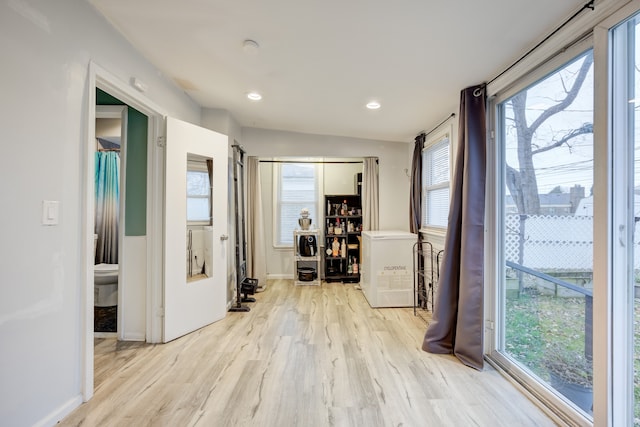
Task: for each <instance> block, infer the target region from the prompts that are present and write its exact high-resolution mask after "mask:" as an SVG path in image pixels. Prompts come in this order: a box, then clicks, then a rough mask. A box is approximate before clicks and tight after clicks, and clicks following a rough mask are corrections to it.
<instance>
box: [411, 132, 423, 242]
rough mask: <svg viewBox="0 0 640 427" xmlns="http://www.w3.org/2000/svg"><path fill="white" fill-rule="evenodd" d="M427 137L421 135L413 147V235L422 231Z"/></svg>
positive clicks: (417, 137)
mask: <svg viewBox="0 0 640 427" xmlns="http://www.w3.org/2000/svg"><path fill="white" fill-rule="evenodd" d="M425 138H426V135H425V134H424V133H421V134H420V135H418V136H416V141H415V146H414V147H413V160H412V161H411V194H410V197H409V215H410V216H411V217H410V222H409V229H410V231H411V232H412V233H418V232H419V231H420V225H421V222H422V149H423V147H424V140H425Z"/></svg>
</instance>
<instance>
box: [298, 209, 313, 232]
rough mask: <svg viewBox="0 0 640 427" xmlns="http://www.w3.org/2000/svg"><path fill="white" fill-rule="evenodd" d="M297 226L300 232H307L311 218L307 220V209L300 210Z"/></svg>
mask: <svg viewBox="0 0 640 427" xmlns="http://www.w3.org/2000/svg"><path fill="white" fill-rule="evenodd" d="M298 225H300V228H301V229H302V230H308V229H309V227H310V226H311V218H309V209H308V208H302V210H301V211H300V218H298Z"/></svg>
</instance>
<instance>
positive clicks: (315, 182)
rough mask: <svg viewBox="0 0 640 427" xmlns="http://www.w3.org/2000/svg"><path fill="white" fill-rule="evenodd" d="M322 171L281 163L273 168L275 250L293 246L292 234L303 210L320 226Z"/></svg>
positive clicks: (302, 165) (300, 165) (298, 164)
mask: <svg viewBox="0 0 640 427" xmlns="http://www.w3.org/2000/svg"><path fill="white" fill-rule="evenodd" d="M320 170H321V169H320V168H319V167H318V165H317V164H315V163H278V164H276V165H275V166H274V172H275V174H274V179H275V185H274V188H275V192H276V194H275V200H276V203H275V204H274V216H273V217H274V233H273V236H274V242H273V243H274V246H276V247H289V246H293V230H295V229H296V227H298V218H300V211H301V210H302V209H303V208H307V209H309V214H310V215H309V216H310V217H311V218H312V220H313V221H315V223H316V224H319V223H320V218H319V216H318V212H319V209H318V203H319V200H320V199H321V198H322V194H321V192H320V185H319V183H320V182H322V180H321V177H320Z"/></svg>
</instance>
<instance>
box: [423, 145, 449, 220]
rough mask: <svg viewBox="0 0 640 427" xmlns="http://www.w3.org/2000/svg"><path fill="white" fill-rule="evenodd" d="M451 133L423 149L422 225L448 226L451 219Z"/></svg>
mask: <svg viewBox="0 0 640 427" xmlns="http://www.w3.org/2000/svg"><path fill="white" fill-rule="evenodd" d="M449 135H450V133H447V134H444V135H440V136H439V137H436V138H434V139H432V140H431V141H430V142H428V143H427V144H425V148H424V149H423V150H422V226H423V227H425V226H426V227H429V226H436V227H446V226H447V221H448V219H449V179H450V178H449V177H450V173H449V162H450V161H449V151H450V145H451V144H450V142H449V140H450V136H449Z"/></svg>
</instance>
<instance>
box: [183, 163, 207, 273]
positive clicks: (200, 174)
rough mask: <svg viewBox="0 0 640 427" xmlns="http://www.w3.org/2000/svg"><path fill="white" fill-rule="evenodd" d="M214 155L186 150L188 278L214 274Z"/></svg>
mask: <svg viewBox="0 0 640 427" xmlns="http://www.w3.org/2000/svg"><path fill="white" fill-rule="evenodd" d="M212 167H213V159H211V158H210V157H204V156H200V155H197V154H193V153H187V192H186V195H187V247H186V251H187V252H186V262H187V282H192V281H196V280H200V279H206V278H207V277H211V273H212V272H211V268H212V266H213V258H212V256H213V251H212V244H213V227H212V226H211V224H212V220H213V214H214V212H213V205H212V200H211V196H212V180H211V178H212V172H213V171H212Z"/></svg>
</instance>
